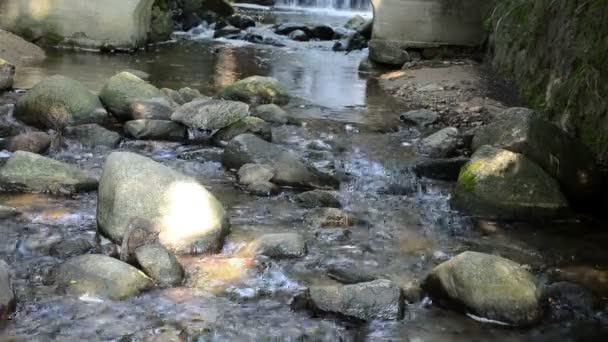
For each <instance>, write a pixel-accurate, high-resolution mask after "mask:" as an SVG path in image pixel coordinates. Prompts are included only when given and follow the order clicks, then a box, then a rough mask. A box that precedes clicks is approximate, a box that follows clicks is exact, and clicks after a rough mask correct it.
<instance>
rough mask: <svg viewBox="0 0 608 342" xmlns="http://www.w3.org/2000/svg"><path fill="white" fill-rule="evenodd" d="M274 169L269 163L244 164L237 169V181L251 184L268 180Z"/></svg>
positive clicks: (273, 173) (274, 172)
mask: <svg viewBox="0 0 608 342" xmlns="http://www.w3.org/2000/svg"><path fill="white" fill-rule="evenodd" d="M275 174H276V171H275V170H274V168H272V166H270V165H264V164H245V165H243V166H242V167H241V168H240V169H239V171H238V178H239V183H240V184H243V185H251V184H255V183H263V182H270V180H271V179H272V178H273V177H274V175H275Z"/></svg>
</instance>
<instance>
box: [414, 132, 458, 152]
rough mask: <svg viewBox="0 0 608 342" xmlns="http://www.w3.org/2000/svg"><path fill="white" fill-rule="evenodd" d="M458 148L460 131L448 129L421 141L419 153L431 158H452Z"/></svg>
mask: <svg viewBox="0 0 608 342" xmlns="http://www.w3.org/2000/svg"><path fill="white" fill-rule="evenodd" d="M457 148H458V129H456V128H454V127H447V128H444V129H442V130H440V131H438V132H435V133H433V134H431V135H429V136H428V137H426V138H424V139H422V140H420V142H419V144H418V151H419V152H420V153H422V154H424V155H426V156H428V157H431V158H445V157H450V156H451V155H452V154H454V152H456V149H457Z"/></svg>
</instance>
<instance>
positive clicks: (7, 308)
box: [0, 260, 15, 321]
mask: <svg viewBox="0 0 608 342" xmlns="http://www.w3.org/2000/svg"><path fill="white" fill-rule="evenodd" d="M13 311H15V293H14V292H13V285H12V284H11V273H10V267H9V266H8V264H7V263H6V262H5V261H4V260H0V321H3V320H6V319H8V316H9V315H10V314H11V313H12V312H13Z"/></svg>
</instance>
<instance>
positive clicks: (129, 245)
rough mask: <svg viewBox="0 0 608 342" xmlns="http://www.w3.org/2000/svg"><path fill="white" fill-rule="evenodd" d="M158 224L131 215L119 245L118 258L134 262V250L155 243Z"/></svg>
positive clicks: (158, 231) (158, 230)
mask: <svg viewBox="0 0 608 342" xmlns="http://www.w3.org/2000/svg"><path fill="white" fill-rule="evenodd" d="M159 234H160V226H159V225H157V224H154V222H152V221H150V220H147V219H143V218H141V217H133V218H132V219H131V220H130V221H129V224H128V225H127V231H126V232H125V233H124V235H123V237H122V243H121V245H120V254H119V256H120V260H122V261H124V262H128V263H130V264H134V263H135V262H136V261H137V260H135V251H136V250H137V249H138V248H139V247H142V246H145V245H149V244H153V243H157V242H158V235H159Z"/></svg>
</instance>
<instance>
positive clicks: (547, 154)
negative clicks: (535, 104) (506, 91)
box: [472, 108, 602, 201]
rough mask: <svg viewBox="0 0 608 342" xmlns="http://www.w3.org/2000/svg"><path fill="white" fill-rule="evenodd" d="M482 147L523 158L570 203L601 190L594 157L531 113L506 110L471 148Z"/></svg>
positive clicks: (480, 131) (478, 135) (478, 133)
mask: <svg viewBox="0 0 608 342" xmlns="http://www.w3.org/2000/svg"><path fill="white" fill-rule="evenodd" d="M483 145H492V146H494V147H496V148H502V149H505V150H509V151H511V152H515V153H521V154H523V155H525V156H526V157H527V158H529V159H530V160H532V161H533V162H535V163H536V164H538V166H540V167H541V168H543V170H545V172H547V173H548V174H549V175H551V176H552V177H553V178H555V179H557V181H558V182H559V183H560V185H561V186H562V189H563V191H564V193H565V194H566V195H567V196H568V198H569V199H571V200H572V201H586V200H590V199H593V198H594V197H595V196H596V195H597V194H598V191H600V189H601V184H602V182H601V176H600V174H599V172H598V168H597V166H596V164H595V161H594V158H593V155H592V154H591V153H590V152H589V151H588V150H587V149H586V148H585V146H583V145H582V144H581V143H580V142H578V141H576V140H575V139H574V138H571V137H570V136H568V135H567V134H566V133H565V132H563V131H562V130H561V129H560V128H559V127H557V126H555V125H554V124H552V123H550V122H549V121H546V120H544V119H543V118H541V117H540V115H538V114H537V113H535V112H534V111H532V110H530V109H526V108H510V109H507V110H506V111H504V112H503V113H501V114H499V115H497V119H496V120H495V121H493V122H492V123H490V124H489V125H487V126H483V127H480V128H479V129H478V130H477V131H476V132H475V136H474V138H473V144H472V148H473V150H477V149H478V148H480V147H481V146H483Z"/></svg>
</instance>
